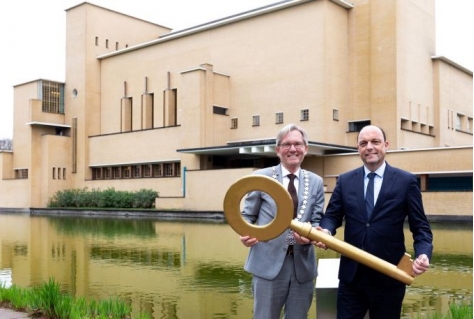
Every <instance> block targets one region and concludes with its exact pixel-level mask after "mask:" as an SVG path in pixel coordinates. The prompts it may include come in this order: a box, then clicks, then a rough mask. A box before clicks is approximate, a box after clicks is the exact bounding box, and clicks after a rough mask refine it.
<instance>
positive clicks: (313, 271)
mask: <svg viewBox="0 0 474 319" xmlns="http://www.w3.org/2000/svg"><path fill="white" fill-rule="evenodd" d="M272 173H273V170H272V168H271V167H268V168H264V169H261V170H257V171H255V172H254V174H260V175H266V176H270V177H272V175H273V174H272ZM275 173H276V180H278V182H280V183H282V178H283V176H281V175H282V173H281V164H280V165H278V166H276V167H275ZM303 177H304V175H303V171H302V170H300V176H298V180H299V188H298V189H299V191H298V201H299V204H298V212H299V211H300V209H301V205H302V202H303V191H302V190H303V189H304V178H303ZM308 178H309V194H308V199H307V204H306V209H305V212H304V214H303V216H302V218H301V219H300V221H301V222H310V223H311V224H312V225H313V226H317V225H319V221H320V219H321V218H322V216H323V210H324V190H323V180H322V178H321V177H319V176H318V175H316V174H314V173H312V172H308ZM275 214H276V204H275V201H274V200H273V199H272V198H271V197H270V196H269V195H268V194H266V193H265V192H261V191H253V192H250V193H249V194H248V195H247V197H246V198H245V202H244V209H243V211H242V216H243V218H244V219H245V220H247V221H248V222H249V223H252V224H255V225H266V224H268V223H270V222H271V221H272V220H273V219H274V218H275ZM287 234H288V230H287V231H285V232H284V233H283V234H281V235H280V236H278V237H276V238H274V239H271V240H268V241H265V242H259V243H258V244H256V245H254V246H252V247H251V248H250V252H249V255H248V258H247V262H246V263H245V267H244V269H245V270H246V271H248V272H250V273H252V274H253V275H255V276H258V277H262V278H264V279H268V280H272V279H274V278H275V277H276V276H277V275H278V273H279V272H280V269H281V267H282V266H283V262H284V260H285V257H286V251H287V249H288V244H287V243H286V240H285V237H286V235H287ZM294 262H295V271H296V278H297V279H298V281H299V282H307V281H310V280H312V279H314V278H316V276H317V268H316V255H315V251H314V247H313V245H311V244H308V245H299V244H296V245H294Z"/></svg>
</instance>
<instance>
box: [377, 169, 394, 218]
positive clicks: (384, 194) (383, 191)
mask: <svg viewBox="0 0 474 319" xmlns="http://www.w3.org/2000/svg"><path fill="white" fill-rule="evenodd" d="M396 179H397V176H396V171H395V170H393V169H392V167H391V166H389V165H388V163H387V166H386V167H385V172H384V175H383V181H382V186H381V187H380V192H379V196H378V197H377V202H376V203H375V207H374V211H373V212H372V216H373V215H374V214H376V213H377V212H378V211H379V209H380V206H381V205H382V204H383V203H384V202H385V201H386V200H387V199H388V198H389V195H390V192H391V191H392V188H393V186H394V185H395V183H396Z"/></svg>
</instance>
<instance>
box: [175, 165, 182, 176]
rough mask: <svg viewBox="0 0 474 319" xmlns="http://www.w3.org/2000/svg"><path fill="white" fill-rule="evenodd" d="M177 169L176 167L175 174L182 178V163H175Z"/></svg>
mask: <svg viewBox="0 0 474 319" xmlns="http://www.w3.org/2000/svg"><path fill="white" fill-rule="evenodd" d="M174 165H175V167H174V171H175V174H176V176H181V163H179V162H178V163H174Z"/></svg>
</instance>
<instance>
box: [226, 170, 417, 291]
mask: <svg viewBox="0 0 474 319" xmlns="http://www.w3.org/2000/svg"><path fill="white" fill-rule="evenodd" d="M251 191H262V192H265V193H267V194H268V195H269V196H271V197H272V198H273V200H274V201H275V203H276V207H277V212H276V217H275V219H274V220H273V221H272V222H270V223H269V224H267V225H252V224H250V223H248V222H247V221H246V220H244V219H243V217H242V215H241V212H240V202H241V200H242V198H243V197H244V196H245V195H246V194H247V193H249V192H251ZM224 215H225V218H226V220H227V222H228V223H229V225H230V226H231V227H232V229H233V230H234V231H235V232H236V233H238V234H239V235H241V236H250V237H255V238H257V239H258V240H260V241H265V240H269V239H272V238H275V237H277V236H279V235H280V234H282V233H283V232H284V231H285V230H286V229H288V228H290V229H292V230H293V231H295V232H297V233H298V234H299V235H300V236H303V237H306V238H309V239H310V240H312V241H316V242H321V243H323V244H325V245H326V247H327V248H329V249H332V250H334V251H336V252H338V253H340V254H341V255H343V256H346V257H348V258H351V259H353V260H355V261H357V262H359V263H361V264H364V265H366V266H368V267H370V268H373V269H375V270H377V271H379V272H381V273H383V274H385V275H387V276H390V277H392V278H394V279H396V280H399V281H401V282H403V283H404V284H406V285H411V284H412V282H413V280H414V277H413V275H412V260H411V259H410V255H409V254H407V253H405V255H404V256H403V257H402V259H401V260H400V262H399V263H398V265H393V264H391V263H389V262H387V261H385V260H383V259H380V258H378V257H376V256H374V255H372V254H369V253H368V252H366V251H363V250H362V249H359V248H357V247H355V246H353V245H351V244H348V243H346V242H344V241H342V240H339V239H337V238H335V237H333V236H330V235H328V234H326V233H325V232H323V231H320V230H316V229H315V228H313V227H312V226H311V224H309V223H302V222H299V221H297V220H293V202H292V200H291V197H290V194H289V193H288V192H287V190H286V189H285V188H284V187H283V186H282V185H281V184H280V183H279V182H278V181H276V180H275V179H273V178H270V177H268V176H264V175H249V176H245V177H242V178H240V179H239V180H237V181H236V182H235V183H234V184H232V185H231V186H230V187H229V189H228V190H227V193H226V195H225V197H224Z"/></svg>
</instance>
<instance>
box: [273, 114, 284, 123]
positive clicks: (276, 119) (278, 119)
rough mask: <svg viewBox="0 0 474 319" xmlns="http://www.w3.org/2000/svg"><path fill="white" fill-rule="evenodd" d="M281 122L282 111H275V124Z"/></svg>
mask: <svg viewBox="0 0 474 319" xmlns="http://www.w3.org/2000/svg"><path fill="white" fill-rule="evenodd" d="M281 123H283V112H276V113H275V124H281Z"/></svg>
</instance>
